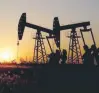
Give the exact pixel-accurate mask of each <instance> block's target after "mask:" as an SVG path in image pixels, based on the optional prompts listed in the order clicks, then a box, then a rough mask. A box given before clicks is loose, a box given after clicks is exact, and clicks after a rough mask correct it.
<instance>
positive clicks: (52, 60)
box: [48, 52, 55, 64]
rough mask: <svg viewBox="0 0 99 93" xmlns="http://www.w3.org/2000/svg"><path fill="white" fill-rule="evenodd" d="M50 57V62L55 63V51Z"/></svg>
mask: <svg viewBox="0 0 99 93" xmlns="http://www.w3.org/2000/svg"><path fill="white" fill-rule="evenodd" d="M48 57H49V64H54V62H55V53H54V52H52V53H50V54H49V56H48Z"/></svg>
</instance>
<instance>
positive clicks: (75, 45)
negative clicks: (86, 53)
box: [68, 31, 82, 64]
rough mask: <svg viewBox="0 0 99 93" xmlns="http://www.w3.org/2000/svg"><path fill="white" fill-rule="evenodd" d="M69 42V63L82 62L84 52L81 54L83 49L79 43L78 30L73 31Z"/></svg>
mask: <svg viewBox="0 0 99 93" xmlns="http://www.w3.org/2000/svg"><path fill="white" fill-rule="evenodd" d="M68 38H70V42H69V52H68V63H69V64H82V54H81V49H80V45H79V41H78V38H80V36H77V32H76V31H71V33H70V36H68Z"/></svg>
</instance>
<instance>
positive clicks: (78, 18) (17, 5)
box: [0, 0, 99, 61]
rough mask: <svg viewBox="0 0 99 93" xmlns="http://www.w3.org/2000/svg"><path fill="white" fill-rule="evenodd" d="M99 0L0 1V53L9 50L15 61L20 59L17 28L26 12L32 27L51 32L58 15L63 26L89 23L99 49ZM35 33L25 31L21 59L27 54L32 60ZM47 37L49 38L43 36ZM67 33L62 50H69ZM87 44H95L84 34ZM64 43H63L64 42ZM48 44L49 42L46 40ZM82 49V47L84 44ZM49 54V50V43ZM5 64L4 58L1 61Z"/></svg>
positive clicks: (27, 29) (63, 34) (65, 33)
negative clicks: (35, 25)
mask: <svg viewBox="0 0 99 93" xmlns="http://www.w3.org/2000/svg"><path fill="white" fill-rule="evenodd" d="M97 10H99V0H75V1H74V0H58V1H57V0H42V1H41V2H40V0H16V1H13V0H10V2H9V1H7V0H1V1H0V42H1V43H0V54H3V53H4V52H6V51H10V52H11V54H12V55H13V57H12V59H16V58H17V45H16V44H17V29H18V28H17V27H18V21H19V18H20V16H21V14H22V13H23V12H26V13H27V21H28V22H30V23H33V24H37V25H40V26H44V27H47V28H50V29H52V26H53V18H54V17H56V16H58V17H59V20H60V24H61V25H63V24H64V25H66V24H72V23H77V22H84V21H90V22H91V26H90V27H92V29H93V33H94V36H95V40H96V43H97V46H99V43H98V41H99V38H98V33H99V32H98V31H99V26H98V25H99V11H97ZM35 33H36V30H33V29H29V28H25V32H24V36H23V39H22V41H20V46H19V57H24V58H26V56H27V55H28V59H32V58H33V57H32V56H33V48H34V40H33V39H32V36H35ZM43 34H44V36H45V35H46V34H45V33H43ZM66 35H68V31H63V32H61V48H62V49H63V48H65V49H68V43H69V41H68V39H67V38H66ZM85 38H86V42H87V43H88V45H89V46H90V45H91V44H92V41H91V37H90V34H89V33H86V34H85ZM63 40H64V42H62V41H63ZM45 42H46V41H45ZM80 43H81V46H82V42H80ZM45 45H46V47H47V53H49V49H48V46H47V42H46V43H45ZM0 61H2V58H0Z"/></svg>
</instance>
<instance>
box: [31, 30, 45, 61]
mask: <svg viewBox="0 0 99 93" xmlns="http://www.w3.org/2000/svg"><path fill="white" fill-rule="evenodd" d="M34 39H35V47H34V56H33V62H34V63H46V61H47V55H46V50H45V46H44V42H43V39H44V38H42V35H41V33H40V31H37V33H36V37H35V38H34Z"/></svg>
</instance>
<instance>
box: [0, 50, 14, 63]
mask: <svg viewBox="0 0 99 93" xmlns="http://www.w3.org/2000/svg"><path fill="white" fill-rule="evenodd" d="M11 60H13V52H12V51H11V50H10V49H7V50H5V51H2V53H1V55H0V61H2V62H3V61H11Z"/></svg>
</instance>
